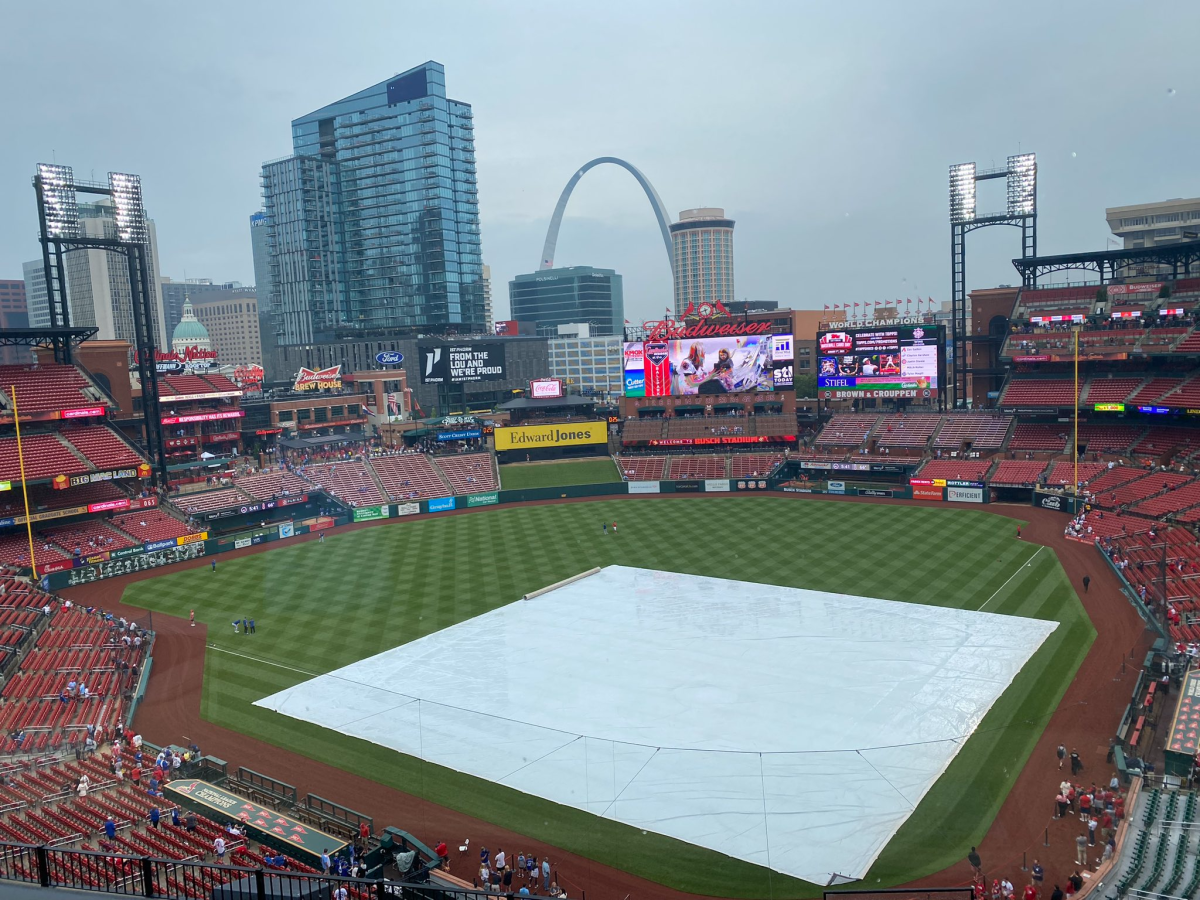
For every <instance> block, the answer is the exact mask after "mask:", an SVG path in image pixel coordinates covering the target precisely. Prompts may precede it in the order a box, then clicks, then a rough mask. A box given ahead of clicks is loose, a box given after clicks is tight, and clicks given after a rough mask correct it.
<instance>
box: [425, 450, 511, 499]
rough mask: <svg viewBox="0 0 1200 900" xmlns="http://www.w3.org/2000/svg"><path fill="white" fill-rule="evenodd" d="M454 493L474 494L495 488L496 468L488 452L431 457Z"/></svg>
mask: <svg viewBox="0 0 1200 900" xmlns="http://www.w3.org/2000/svg"><path fill="white" fill-rule="evenodd" d="M433 462H434V465H436V466H437V467H438V468H439V469H440V470H441V472H442V474H443V475H445V476H446V480H447V481H448V482H449V483H450V487H451V489H452V490H453V491H454V493H456V494H474V493H476V492H478V491H494V490H495V489H496V470H495V468H493V466H492V457H491V454H489V453H464V454H462V455H461V456H436V457H434V459H433Z"/></svg>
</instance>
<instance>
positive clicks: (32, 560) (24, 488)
mask: <svg viewBox="0 0 1200 900" xmlns="http://www.w3.org/2000/svg"><path fill="white" fill-rule="evenodd" d="M8 395H9V396H10V397H12V402H13V424H15V425H16V426H17V462H18V463H19V464H20V466H21V494H22V495H23V496H24V498H25V532H26V533H27V534H28V535H29V565H31V566H32V567H33V580H34V581H37V557H36V556H34V555H33V519H32V518H31V517H30V515H29V487H28V485H26V484H25V452H24V450H23V449H22V447H21V416H20V413H18V411H17V386H16V385H15V384H14V385H10V386H9V388H8Z"/></svg>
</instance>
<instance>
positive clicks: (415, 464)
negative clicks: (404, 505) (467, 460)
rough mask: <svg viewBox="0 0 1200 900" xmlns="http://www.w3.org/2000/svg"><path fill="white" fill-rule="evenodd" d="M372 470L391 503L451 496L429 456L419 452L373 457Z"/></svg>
mask: <svg viewBox="0 0 1200 900" xmlns="http://www.w3.org/2000/svg"><path fill="white" fill-rule="evenodd" d="M371 468H373V469H374V470H375V474H376V475H378V476H379V483H380V484H382V485H383V489H384V490H385V491H387V494H388V496H389V497H390V498H392V499H393V500H402V499H417V498H420V497H444V496H446V494H448V493H450V489H449V488H448V487H447V486H446V483H445V482H444V481H442V479H441V478H440V477H439V476H438V473H437V471H435V469H434V468H433V464H432V463H431V462H430V461H429V457H427V456H425V455H424V454H421V453H403V454H399V455H397V456H376V457H374V458H373V459H372V460H371Z"/></svg>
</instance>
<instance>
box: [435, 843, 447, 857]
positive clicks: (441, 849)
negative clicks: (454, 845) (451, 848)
mask: <svg viewBox="0 0 1200 900" xmlns="http://www.w3.org/2000/svg"><path fill="white" fill-rule="evenodd" d="M433 852H434V853H436V854H437V855H438V858H439V859H445V858H446V842H445V841H442V842H441V843H440V844H438V845H437V846H436V847H434V848H433Z"/></svg>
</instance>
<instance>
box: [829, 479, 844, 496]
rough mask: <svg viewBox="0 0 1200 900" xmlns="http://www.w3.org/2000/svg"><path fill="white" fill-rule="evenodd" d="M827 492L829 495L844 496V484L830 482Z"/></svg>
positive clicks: (841, 482)
mask: <svg viewBox="0 0 1200 900" xmlns="http://www.w3.org/2000/svg"><path fill="white" fill-rule="evenodd" d="M827 490H828V491H829V493H831V494H844V493H846V482H844V481H831V482H829V486H828V488H827Z"/></svg>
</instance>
